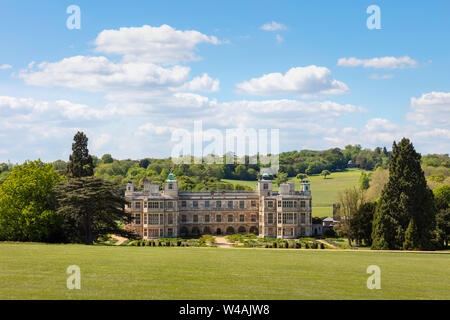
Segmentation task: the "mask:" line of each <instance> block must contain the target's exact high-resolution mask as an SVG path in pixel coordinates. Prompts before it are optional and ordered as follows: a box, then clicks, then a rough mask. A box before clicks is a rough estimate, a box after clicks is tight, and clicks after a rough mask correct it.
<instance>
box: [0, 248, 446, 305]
mask: <svg viewBox="0 0 450 320" xmlns="http://www.w3.org/2000/svg"><path fill="white" fill-rule="evenodd" d="M0 257H1V259H0V299H450V278H449V276H448V271H449V265H450V255H447V254H410V253H376V252H338V251H307V250H304V251H297V250H277V249H273V250H265V249H224V248H149V247H109V246H84V245H45V244H13V243H0ZM69 265H78V266H79V267H80V268H81V290H68V289H67V288H66V279H67V276H68V275H67V274H66V273H65V272H66V268H67V267H68V266H69ZM369 265H378V266H379V267H380V268H381V290H369V289H367V287H366V281H367V277H368V276H369V275H368V274H366V269H367V267H368V266H369Z"/></svg>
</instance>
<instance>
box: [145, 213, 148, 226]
mask: <svg viewBox="0 0 450 320" xmlns="http://www.w3.org/2000/svg"><path fill="white" fill-rule="evenodd" d="M144 224H148V214H146V213H144Z"/></svg>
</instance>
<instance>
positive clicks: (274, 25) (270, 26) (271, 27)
mask: <svg viewBox="0 0 450 320" xmlns="http://www.w3.org/2000/svg"><path fill="white" fill-rule="evenodd" d="M261 29H262V30H264V31H278V30H285V29H286V26H285V25H284V24H281V23H278V22H275V21H272V22H270V23H266V24H263V25H262V26H261Z"/></svg>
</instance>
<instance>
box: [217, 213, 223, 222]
mask: <svg viewBox="0 0 450 320" xmlns="http://www.w3.org/2000/svg"><path fill="white" fill-rule="evenodd" d="M216 221H217V222H222V216H221V215H220V214H219V215H218V216H216Z"/></svg>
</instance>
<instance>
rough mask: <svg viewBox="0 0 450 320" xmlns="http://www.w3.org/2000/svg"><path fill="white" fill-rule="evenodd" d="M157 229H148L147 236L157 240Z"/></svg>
mask: <svg viewBox="0 0 450 320" xmlns="http://www.w3.org/2000/svg"><path fill="white" fill-rule="evenodd" d="M159 233H160V232H159V229H149V230H148V236H149V237H151V238H158V237H159Z"/></svg>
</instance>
